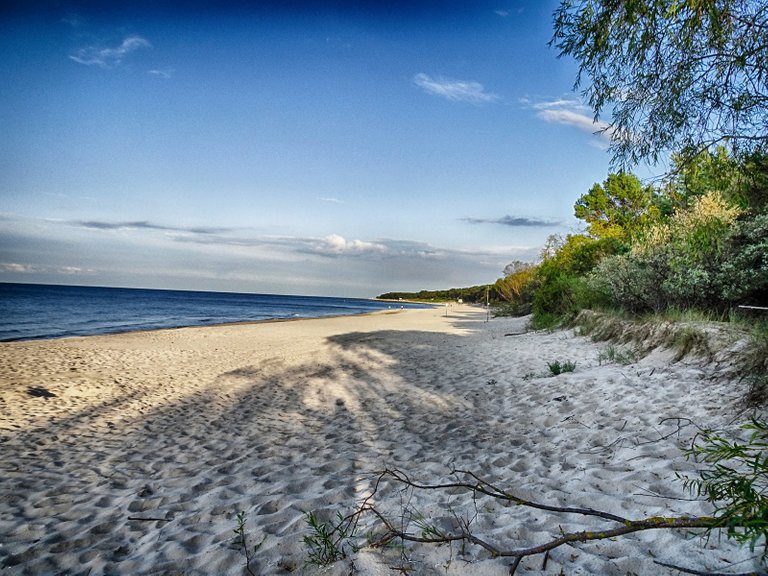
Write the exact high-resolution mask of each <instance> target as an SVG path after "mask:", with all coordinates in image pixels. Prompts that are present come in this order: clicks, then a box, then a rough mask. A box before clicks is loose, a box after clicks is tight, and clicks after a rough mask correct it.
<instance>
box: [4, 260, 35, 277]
mask: <svg viewBox="0 0 768 576" xmlns="http://www.w3.org/2000/svg"><path fill="white" fill-rule="evenodd" d="M0 272H12V273H15V274H28V273H31V272H37V268H35V267H34V266H32V265H31V264H18V263H17V262H0Z"/></svg>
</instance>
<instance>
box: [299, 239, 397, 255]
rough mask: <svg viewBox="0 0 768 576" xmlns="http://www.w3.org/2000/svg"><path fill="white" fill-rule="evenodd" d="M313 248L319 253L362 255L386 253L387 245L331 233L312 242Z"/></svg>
mask: <svg viewBox="0 0 768 576" xmlns="http://www.w3.org/2000/svg"><path fill="white" fill-rule="evenodd" d="M312 248H313V249H314V251H315V252H316V253H317V254H321V255H325V256H342V255H344V256H362V255H372V254H386V252H387V247H386V246H384V245H383V244H377V243H375V242H365V241H363V240H347V239H346V238H344V237H343V236H339V235H338V234H330V235H329V236H326V237H325V238H319V239H318V240H316V241H314V242H312Z"/></svg>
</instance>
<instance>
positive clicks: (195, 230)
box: [69, 220, 234, 234]
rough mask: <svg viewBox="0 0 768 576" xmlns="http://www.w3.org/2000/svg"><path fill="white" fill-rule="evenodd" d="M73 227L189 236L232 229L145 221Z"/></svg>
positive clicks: (94, 222) (85, 223)
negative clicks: (152, 231) (156, 231)
mask: <svg viewBox="0 0 768 576" xmlns="http://www.w3.org/2000/svg"><path fill="white" fill-rule="evenodd" d="M69 224H72V225H74V226H82V227H83V228H91V229H94V230H126V229H134V230H161V231H166V232H186V233H190V234H221V233H222V232H231V231H233V230H234V229H233V228H217V227H213V226H189V227H184V226H166V225H164V224H157V223H154V222H149V221H147V220H137V221H132V222H106V221H102V220H75V221H71V222H69Z"/></svg>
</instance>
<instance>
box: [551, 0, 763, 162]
mask: <svg viewBox="0 0 768 576" xmlns="http://www.w3.org/2000/svg"><path fill="white" fill-rule="evenodd" d="M550 44H551V45H553V46H555V47H556V48H557V49H558V50H559V52H560V55H561V56H572V57H573V58H575V60H576V62H577V63H578V65H579V73H578V76H577V79H576V86H577V87H579V86H580V85H581V84H582V82H583V81H584V80H585V79H586V80H588V84H587V85H586V87H585V88H584V90H583V95H584V96H585V98H586V99H587V101H588V103H589V105H590V106H591V107H592V109H593V111H594V113H595V117H598V116H599V115H600V114H603V113H605V112H608V113H610V114H611V116H612V120H611V122H610V125H609V126H608V128H606V130H607V131H608V133H609V134H610V136H611V140H612V144H611V151H612V152H613V158H614V161H615V162H617V163H620V164H622V165H634V164H637V163H639V162H640V161H643V160H647V161H651V162H653V163H656V162H657V161H658V160H659V159H660V158H662V157H664V156H665V155H666V154H667V153H669V152H673V151H678V152H680V153H681V154H683V155H684V156H685V157H691V156H695V155H696V153H697V152H699V151H701V150H703V149H706V148H708V147H711V146H712V145H715V144H718V143H728V144H730V145H731V146H732V147H733V148H734V149H738V150H740V151H743V152H750V151H754V150H759V149H765V147H766V145H767V144H768V114H767V112H768V6H766V4H765V2H764V1H762V0H562V1H561V3H560V6H559V7H558V9H557V10H556V11H555V15H554V34H553V37H552V40H551V42H550Z"/></svg>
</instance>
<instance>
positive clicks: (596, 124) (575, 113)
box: [521, 98, 613, 142]
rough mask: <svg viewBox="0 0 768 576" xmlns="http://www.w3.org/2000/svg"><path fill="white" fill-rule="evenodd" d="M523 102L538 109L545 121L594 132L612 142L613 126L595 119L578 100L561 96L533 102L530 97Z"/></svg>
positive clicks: (604, 139)
mask: <svg viewBox="0 0 768 576" xmlns="http://www.w3.org/2000/svg"><path fill="white" fill-rule="evenodd" d="M521 102H522V103H523V104H525V105H526V106H529V107H531V108H533V109H534V110H537V112H536V117H537V118H540V119H541V120H544V121H545V122H549V123H550V124H562V125H565V126H571V127H573V128H576V129H578V130H581V131H582V132H587V133H588V134H592V135H593V136H596V137H598V138H600V139H601V140H603V141H605V142H610V140H611V135H612V134H613V129H612V128H611V126H610V125H609V124H608V123H607V122H603V121H600V120H597V121H595V119H594V117H593V116H592V115H591V114H590V109H589V108H588V107H587V106H585V105H584V104H583V103H581V102H580V101H578V100H573V99H568V98H561V99H558V100H549V101H542V102H531V101H530V100H528V99H522V100H521Z"/></svg>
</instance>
